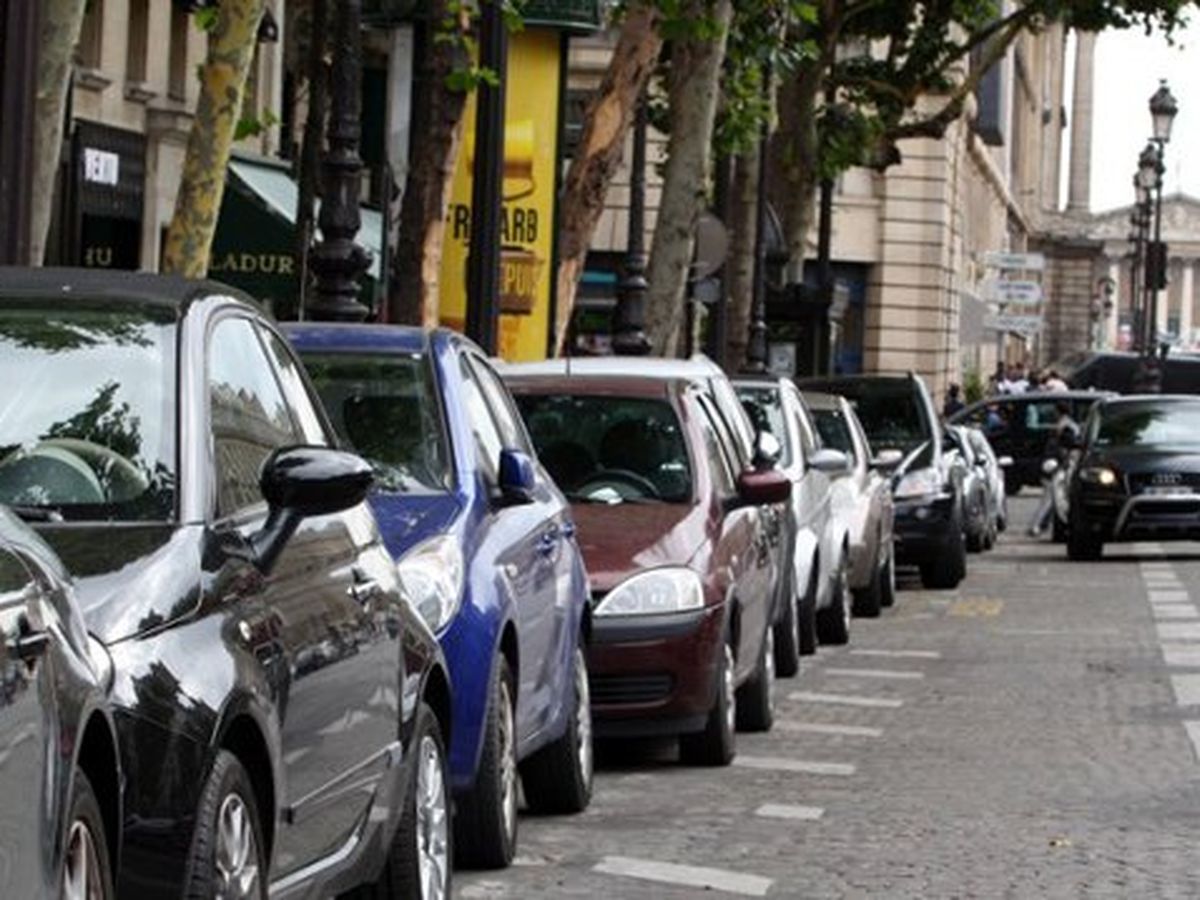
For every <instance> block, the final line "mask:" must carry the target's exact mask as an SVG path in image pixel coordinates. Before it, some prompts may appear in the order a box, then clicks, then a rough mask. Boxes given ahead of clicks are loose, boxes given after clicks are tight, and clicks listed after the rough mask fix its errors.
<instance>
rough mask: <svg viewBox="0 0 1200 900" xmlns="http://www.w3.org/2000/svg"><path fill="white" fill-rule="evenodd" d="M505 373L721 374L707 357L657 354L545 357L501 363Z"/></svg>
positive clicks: (690, 376)
mask: <svg viewBox="0 0 1200 900" xmlns="http://www.w3.org/2000/svg"><path fill="white" fill-rule="evenodd" d="M499 369H500V371H502V372H503V373H504V374H505V376H506V377H507V376H508V375H510V374H511V375H513V376H518V375H520V376H528V375H554V376H571V377H575V376H576V375H589V376H597V375H613V376H622V377H638V378H687V379H697V378H712V377H713V376H715V375H721V374H724V373H723V372H722V370H721V367H720V366H718V365H717V364H716V363H715V362H713V361H712V360H711V359H709V358H708V357H707V356H703V355H697V356H693V357H691V358H690V359H667V358H664V357H661V356H579V357H570V358H564V357H560V358H557V359H546V360H541V361H540V362H520V363H502V364H499Z"/></svg>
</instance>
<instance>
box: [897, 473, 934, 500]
mask: <svg viewBox="0 0 1200 900" xmlns="http://www.w3.org/2000/svg"><path fill="white" fill-rule="evenodd" d="M941 490H942V476H941V473H940V472H938V470H937V469H917V470H916V471H914V472H909V473H908V474H907V475H905V476H904V477H903V478H901V479H900V483H899V484H897V485H896V489H895V490H894V491H893V492H892V495H893V496H894V497H895V498H896V499H897V500H903V499H904V498H905V497H925V496H928V495H929V494H937V493H940V492H941Z"/></svg>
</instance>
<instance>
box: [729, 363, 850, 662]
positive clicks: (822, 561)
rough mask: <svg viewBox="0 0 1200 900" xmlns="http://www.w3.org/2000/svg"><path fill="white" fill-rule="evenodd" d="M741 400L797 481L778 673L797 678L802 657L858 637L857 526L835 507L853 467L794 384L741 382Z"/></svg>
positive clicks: (788, 521)
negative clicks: (853, 623) (852, 534)
mask: <svg viewBox="0 0 1200 900" xmlns="http://www.w3.org/2000/svg"><path fill="white" fill-rule="evenodd" d="M734 387H735V388H736V389H737V392H738V397H740V398H741V401H742V405H743V406H744V407H745V408H746V410H747V412H748V413H749V414H750V420H751V422H752V423H753V424H754V426H755V427H756V429H757V430H758V431H760V432H768V433H770V434H772V435H773V436H774V437H775V439H776V440H777V441H778V442H779V447H780V452H779V458H778V460H777V462H776V464H775V465H776V467H777V468H779V470H780V471H782V472H783V473H784V474H785V475H786V476H787V477H788V480H789V481H791V482H792V496H791V501H790V502H789V503H788V504H787V506H786V511H787V513H786V515H785V516H784V517H783V541H782V550H783V553H782V564H781V572H780V577H779V578H778V580H777V582H778V583H777V590H778V591H779V596H778V598H777V600H776V604H775V606H776V612H775V617H774V621H775V635H774V639H775V666H776V671H777V672H778V673H779V674H780V675H784V676H789V675H795V674H796V672H797V671H799V668H800V654H802V653H803V654H810V653H814V652H816V648H817V641H818V639H819V640H820V641H821V642H822V643H828V644H844V643H846V641H848V640H849V638H850V596H849V588H848V584H849V566H850V554H849V546H848V545H849V535H848V531H849V519H848V517H847V516H846V515H844V514H842V513H840V512H839V511H838V509H836V508H835V507H836V506H837V505H836V504H835V503H834V496H833V491H832V486H833V482H834V478H835V477H836V476H838V475H842V474H843V473H845V472H846V471H847V468H848V466H849V462H848V460H847V458H846V455H845V454H844V453H843V452H842V451H841V450H840V449H828V448H825V447H822V446H821V441H820V439H819V438H818V436H817V431H816V428H815V426H814V424H813V422H812V417H811V416H810V414H809V411H808V409H807V408H806V407H805V404H804V400H803V399H801V397H800V392H799V391H798V390H797V389H796V386H795V385H794V384H793V383H792V382H791V381H790V380H789V379H786V378H777V377H773V376H761V377H741V378H738V379H736V380H735V381H734Z"/></svg>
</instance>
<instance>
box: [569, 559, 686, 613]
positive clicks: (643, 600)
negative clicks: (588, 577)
mask: <svg viewBox="0 0 1200 900" xmlns="http://www.w3.org/2000/svg"><path fill="white" fill-rule="evenodd" d="M703 607H704V586H703V585H702V584H701V583H700V576H699V575H697V574H696V573H695V572H693V571H692V570H691V569H651V570H650V571H648V572H641V573H639V574H637V575H634V576H633V577H632V578H629V579H627V580H625V581H623V582H621V583H620V584H619V585H617V586H616V587H615V588H613V589H612V590H611V591H610V592H609V593H608V595H607V596H606V597H605V598H604V599H603V600H601V601H600V603H599V604H598V605H597V606H596V608H595V609H594V610H592V614H593V615H597V616H649V615H656V614H658V615H661V614H663V613H676V612H685V611H686V610H689V609H703Z"/></svg>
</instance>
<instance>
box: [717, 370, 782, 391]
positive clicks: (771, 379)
mask: <svg viewBox="0 0 1200 900" xmlns="http://www.w3.org/2000/svg"><path fill="white" fill-rule="evenodd" d="M729 380H730V381H732V382H733V386H734V387H735V388H736V387H756V388H769V387H775V388H778V387H782V386H783V385H784V384H785V383H787V382H788V381H789V380H790V379H788V378H787V377H785V376H783V375H771V374H770V373H767V372H763V373H749V372H745V373H742V374H740V375H731V376H730V377H729Z"/></svg>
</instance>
